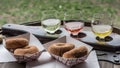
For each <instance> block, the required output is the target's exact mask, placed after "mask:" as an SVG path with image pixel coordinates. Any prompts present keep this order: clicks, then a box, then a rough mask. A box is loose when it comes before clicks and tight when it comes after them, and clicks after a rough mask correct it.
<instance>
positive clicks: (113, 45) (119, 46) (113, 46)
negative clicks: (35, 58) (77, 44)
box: [2, 20, 120, 52]
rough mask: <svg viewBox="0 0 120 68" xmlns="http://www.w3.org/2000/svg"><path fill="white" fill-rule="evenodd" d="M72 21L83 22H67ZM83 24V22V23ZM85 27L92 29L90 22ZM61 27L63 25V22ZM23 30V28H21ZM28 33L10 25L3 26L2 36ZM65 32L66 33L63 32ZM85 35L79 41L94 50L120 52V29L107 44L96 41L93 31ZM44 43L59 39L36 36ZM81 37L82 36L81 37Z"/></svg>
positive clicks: (109, 38) (114, 32)
mask: <svg viewBox="0 0 120 68" xmlns="http://www.w3.org/2000/svg"><path fill="white" fill-rule="evenodd" d="M71 21H78V22H81V20H67V22H71ZM82 22H83V21H82ZM84 24H85V27H88V28H91V23H90V22H84ZM22 25H26V26H33V27H35V26H40V25H41V22H40V21H34V22H28V23H23V24H22ZM61 25H63V21H61ZM21 29H22V28H21ZM26 32H27V31H24V30H23V29H22V30H18V29H12V26H10V25H3V27H2V34H8V35H19V34H23V33H26ZM62 32H64V31H62ZM82 33H83V34H85V36H84V35H83V36H84V37H82V38H77V39H78V40H80V41H82V42H84V43H87V44H89V45H91V46H93V47H94V49H98V50H104V51H112V52H114V51H120V35H119V34H120V29H118V28H116V27H113V33H112V34H111V35H110V36H109V37H108V40H107V41H105V42H99V41H98V40H96V36H95V35H94V34H93V33H92V32H91V31H89V30H88V31H83V32H82ZM34 35H35V36H36V37H37V38H38V39H39V40H40V41H41V42H42V43H46V42H49V41H52V40H54V39H57V38H58V37H49V36H46V35H44V34H37V33H35V34H34ZM80 36H81V35H80Z"/></svg>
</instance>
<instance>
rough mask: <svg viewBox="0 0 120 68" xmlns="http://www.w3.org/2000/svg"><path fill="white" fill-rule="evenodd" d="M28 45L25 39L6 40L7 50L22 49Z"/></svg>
mask: <svg viewBox="0 0 120 68" xmlns="http://www.w3.org/2000/svg"><path fill="white" fill-rule="evenodd" d="M27 45H28V40H27V39H25V38H10V39H6V48H7V49H16V48H22V47H25V46H27Z"/></svg>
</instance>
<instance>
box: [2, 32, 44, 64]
mask: <svg viewBox="0 0 120 68" xmlns="http://www.w3.org/2000/svg"><path fill="white" fill-rule="evenodd" d="M10 38H26V39H27V40H29V45H32V46H36V47H37V48H38V49H39V52H37V53H34V54H31V55H23V56H20V55H14V54H13V51H14V50H9V51H10V52H11V54H12V55H13V56H14V57H15V58H16V59H17V61H18V62H29V61H33V60H36V59H37V58H38V57H39V56H40V55H41V53H42V52H43V50H44V48H43V47H42V44H41V43H40V42H39V40H38V39H37V38H36V37H35V36H34V35H32V34H30V33H26V34H23V35H19V36H15V37H10ZM10 38H9V39H10ZM6 39H8V38H6ZM4 46H5V42H4Z"/></svg>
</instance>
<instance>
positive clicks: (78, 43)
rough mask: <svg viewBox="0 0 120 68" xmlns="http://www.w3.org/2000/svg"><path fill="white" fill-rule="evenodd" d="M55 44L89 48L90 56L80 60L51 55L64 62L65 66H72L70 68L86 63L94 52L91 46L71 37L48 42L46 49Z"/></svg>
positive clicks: (45, 45)
mask: <svg viewBox="0 0 120 68" xmlns="http://www.w3.org/2000/svg"><path fill="white" fill-rule="evenodd" d="M53 43H72V44H74V45H75V48H77V47H80V46H86V47H87V49H88V54H87V55H85V56H83V57H80V58H63V57H60V56H57V55H54V54H51V53H50V54H51V56H52V57H53V58H55V59H56V60H58V61H60V62H62V63H63V64H65V65H67V66H70V67H71V66H73V65H76V64H79V63H81V62H84V61H85V60H86V59H87V57H88V55H89V53H90V52H91V50H92V47H91V46H89V45H87V44H85V43H83V42H81V41H78V40H76V39H73V38H71V37H69V36H64V37H61V38H59V39H56V40H54V41H51V42H48V43H46V44H44V47H45V49H46V50H48V47H49V46H50V45H52V44H53Z"/></svg>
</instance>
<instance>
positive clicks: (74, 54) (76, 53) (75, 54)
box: [62, 46, 88, 58]
mask: <svg viewBox="0 0 120 68" xmlns="http://www.w3.org/2000/svg"><path fill="white" fill-rule="evenodd" d="M87 53H88V49H87V48H86V47H85V46H80V47H79V48H74V49H72V50H70V51H68V52H65V53H64V54H63V56H62V57H64V58H79V57H82V56H85V55H87Z"/></svg>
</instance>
